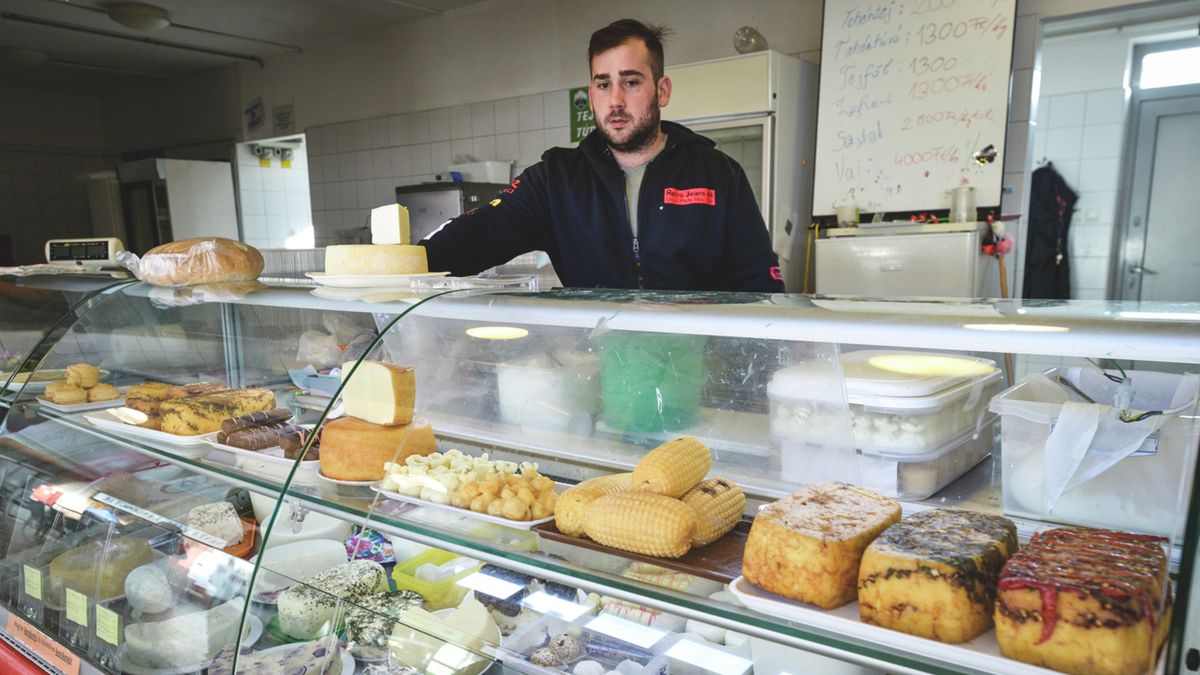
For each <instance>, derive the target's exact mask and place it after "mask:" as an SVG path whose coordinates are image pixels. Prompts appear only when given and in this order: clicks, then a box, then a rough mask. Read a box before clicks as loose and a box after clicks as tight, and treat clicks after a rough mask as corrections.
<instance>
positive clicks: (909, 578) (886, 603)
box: [858, 509, 1017, 643]
mask: <svg viewBox="0 0 1200 675" xmlns="http://www.w3.org/2000/svg"><path fill="white" fill-rule="evenodd" d="M1016 550H1017V527H1016V525H1014V524H1013V523H1012V521H1010V520H1008V519H1007V518H1002V517H1000V516H990V515H986V514H982V513H973V512H971V511H961V510H957V509H930V510H928V511H921V512H919V513H915V514H913V515H911V516H909V517H907V518H905V519H904V520H901V521H900V522H899V523H896V524H895V525H893V526H891V527H890V528H888V529H887V530H886V531H885V532H884V533H883V534H881V535H879V537H878V538H877V539H876V540H875V541H873V542H871V545H870V546H868V547H867V550H866V552H864V553H863V557H862V564H861V565H860V566H859V568H858V611H859V615H860V616H861V617H862V620H863V621H864V622H866V623H873V624H875V625H877V626H883V627H885V628H891V629H892V630H898V631H902V632H905V633H911V634H912V635H919V636H921V637H924V638H931V639H934V640H940V641H942V642H953V643H957V642H967V641H969V640H972V639H974V638H975V637H976V636H977V635H979V634H981V633H983V632H984V631H986V630H987V629H989V628H991V627H992V608H993V605H994V603H995V600H996V581H997V580H998V579H999V577H1000V568H1001V567H1002V566H1003V565H1004V561H1006V560H1008V558H1009V557H1010V556H1011V555H1012V554H1013V553H1015V552H1016Z"/></svg>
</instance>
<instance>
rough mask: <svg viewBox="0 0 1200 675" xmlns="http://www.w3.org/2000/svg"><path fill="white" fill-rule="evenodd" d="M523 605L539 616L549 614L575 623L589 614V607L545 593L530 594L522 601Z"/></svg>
mask: <svg viewBox="0 0 1200 675" xmlns="http://www.w3.org/2000/svg"><path fill="white" fill-rule="evenodd" d="M521 605H522V606H523V607H526V608H528V609H531V610H533V611H535V612H537V613H538V614H549V615H550V616H554V617H558V618H560V619H562V620H563V621H574V620H575V619H578V618H579V617H581V616H583V615H584V614H586V613H587V610H588V608H587V606H586V605H580V604H577V603H574V602H570V601H567V600H563V599H562V598H558V597H555V596H553V595H550V594H549V593H547V592H545V591H538V592H537V593H530V594H529V595H528V596H526V597H525V599H524V600H522V601H521Z"/></svg>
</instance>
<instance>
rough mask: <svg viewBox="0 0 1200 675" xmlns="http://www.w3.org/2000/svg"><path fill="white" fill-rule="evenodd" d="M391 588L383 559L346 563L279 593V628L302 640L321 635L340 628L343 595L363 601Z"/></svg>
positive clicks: (352, 600)
mask: <svg viewBox="0 0 1200 675" xmlns="http://www.w3.org/2000/svg"><path fill="white" fill-rule="evenodd" d="M387 589H388V582H387V575H386V574H384V571H383V567H381V566H380V565H379V563H377V562H374V561H371V560H351V561H350V562H347V563H342V564H341V565H338V566H336V567H331V568H329V569H327V570H325V571H324V572H321V573H320V574H317V575H314V576H312V577H309V578H308V579H307V580H306V581H305V582H304V583H303V584H300V585H296V586H292V587H291V588H289V589H287V590H286V591H284V592H282V593H280V594H279V628H280V629H281V630H282V631H283V632H284V633H287V634H288V635H290V636H292V637H294V638H296V639H298V640H312V639H314V638H318V637H320V636H322V635H325V634H327V633H331V632H333V631H334V629H336V628H337V627H336V626H334V625H333V620H334V617H335V616H336V614H337V606H338V602H340V601H341V600H342V599H345V600H349V601H350V602H359V601H361V600H362V599H363V598H365V597H367V596H370V595H376V594H378V593H383V592H385V591H387Z"/></svg>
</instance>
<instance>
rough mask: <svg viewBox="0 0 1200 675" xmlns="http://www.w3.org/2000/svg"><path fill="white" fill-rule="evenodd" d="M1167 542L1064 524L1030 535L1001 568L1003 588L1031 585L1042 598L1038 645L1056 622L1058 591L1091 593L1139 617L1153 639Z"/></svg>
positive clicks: (1161, 594) (1146, 536)
mask: <svg viewBox="0 0 1200 675" xmlns="http://www.w3.org/2000/svg"><path fill="white" fill-rule="evenodd" d="M1166 541H1167V540H1166V539H1165V538H1163V537H1155V536H1150V535H1142V534H1131V533H1128V532H1116V531H1112V530H1088V529H1074V528H1064V529H1059V530H1050V531H1047V532H1043V533H1040V534H1037V535H1034V537H1033V539H1031V540H1030V542H1029V544H1028V545H1027V546H1025V548H1023V549H1021V551H1020V552H1019V553H1017V554H1016V555H1015V556H1013V557H1012V558H1010V559H1009V561H1008V562H1007V563H1006V564H1005V565H1004V569H1003V570H1002V571H1001V572H1000V589H1001V590H1018V589H1030V590H1036V591H1038V594H1039V595H1040V596H1041V600H1042V611H1041V618H1042V634H1041V637H1040V638H1039V640H1038V642H1037V644H1042V643H1043V642H1045V641H1046V640H1049V639H1050V637H1051V636H1052V635H1053V634H1054V627H1055V624H1056V623H1057V622H1058V595H1059V594H1060V593H1064V592H1068V593H1075V594H1077V595H1079V597H1081V598H1086V597H1088V596H1089V595H1090V596H1093V597H1096V598H1097V599H1099V600H1100V602H1101V604H1102V605H1104V606H1106V607H1108V606H1113V607H1117V606H1119V607H1121V608H1123V609H1125V610H1127V611H1126V614H1134V615H1141V616H1143V617H1145V618H1146V620H1147V622H1148V625H1149V627H1150V634H1151V641H1152V642H1153V639H1154V638H1153V636H1154V633H1155V625H1156V623H1157V618H1158V616H1159V615H1160V613H1161V610H1162V607H1163V584H1164V582H1165V578H1166V569H1167V558H1166V553H1165V551H1164V550H1163V547H1162V544H1163V543H1165V542H1166Z"/></svg>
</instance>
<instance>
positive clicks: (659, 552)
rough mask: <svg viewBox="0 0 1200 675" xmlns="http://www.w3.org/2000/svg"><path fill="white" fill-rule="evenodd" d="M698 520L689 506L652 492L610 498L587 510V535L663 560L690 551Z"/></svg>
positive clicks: (597, 500) (630, 493)
mask: <svg viewBox="0 0 1200 675" xmlns="http://www.w3.org/2000/svg"><path fill="white" fill-rule="evenodd" d="M696 520H697V518H696V510H695V509H693V508H692V507H690V506H688V505H687V504H684V503H683V502H681V501H679V500H678V499H672V498H671V497H664V496H663V495H656V494H652V493H649V492H622V493H619V494H615V495H607V496H605V497H600V498H599V499H596V500H594V501H593V502H592V503H591V504H588V505H587V508H585V509H584V510H583V527H584V532H585V533H586V534H587V536H588V537H590V538H591V539H592V540H593V541H596V542H599V543H601V544H604V545H605V546H611V547H613V548H619V549H621V550H624V551H632V552H634V553H641V554H644V555H653V556H658V557H660V558H678V557H679V556H681V555H683V554H684V553H687V552H688V549H690V548H691V547H692V535H693V534H695V532H696Z"/></svg>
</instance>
